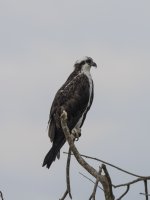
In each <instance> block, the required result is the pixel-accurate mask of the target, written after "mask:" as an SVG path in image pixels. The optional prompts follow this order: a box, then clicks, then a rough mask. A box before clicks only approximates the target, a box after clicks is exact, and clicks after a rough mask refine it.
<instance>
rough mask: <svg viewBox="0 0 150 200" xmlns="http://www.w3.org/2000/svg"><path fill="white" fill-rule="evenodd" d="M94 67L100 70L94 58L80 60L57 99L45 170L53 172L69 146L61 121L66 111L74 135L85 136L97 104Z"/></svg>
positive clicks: (50, 130) (50, 117) (50, 120)
mask: <svg viewBox="0 0 150 200" xmlns="http://www.w3.org/2000/svg"><path fill="white" fill-rule="evenodd" d="M92 66H94V67H97V65H96V63H95V62H94V61H93V59H92V58H90V57H87V56H86V57H83V58H82V59H80V60H77V61H76V62H75V64H74V70H73V72H72V73H71V74H70V76H69V77H68V79H67V80H66V82H65V83H64V84H63V85H62V87H61V88H60V89H59V90H58V92H57V93H56V95H55V98H54V100H53V103H52V106H51V110H50V115H49V122H48V125H49V128H48V135H49V137H50V140H51V142H52V147H51V149H50V150H49V152H48V153H47V155H46V156H45V159H44V162H43V166H46V167H47V168H50V166H51V164H52V162H53V161H55V159H56V157H57V158H59V154H60V149H61V148H62V146H63V145H64V144H65V142H66V138H65V135H64V133H63V130H62V127H61V121H60V115H61V113H62V111H63V110H65V111H66V112H67V116H68V119H67V125H68V128H69V130H70V132H74V133H81V127H82V125H83V123H84V120H85V118H86V114H87V112H88V111H89V109H90V107H91V104H92V102H93V95H94V90H93V80H92V77H91V73H90V69H91V67H92Z"/></svg>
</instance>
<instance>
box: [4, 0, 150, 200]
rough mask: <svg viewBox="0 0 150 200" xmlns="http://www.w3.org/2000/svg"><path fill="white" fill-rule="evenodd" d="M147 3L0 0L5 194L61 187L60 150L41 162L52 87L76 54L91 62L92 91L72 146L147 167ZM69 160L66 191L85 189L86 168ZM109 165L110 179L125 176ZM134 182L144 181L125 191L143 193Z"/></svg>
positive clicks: (53, 192)
mask: <svg viewBox="0 0 150 200" xmlns="http://www.w3.org/2000/svg"><path fill="white" fill-rule="evenodd" d="M149 10H150V2H149V1H148V0H147V1H146V0H144V1H138V0H126V1H122V0H113V1H106V0H94V1H89V0H86V1H85V0H82V1H79V0H76V1H70V0H64V1H52V0H49V1H47V0H43V1H40V0H36V1H35V0H30V1H29V0H5V1H1V3H0V92H1V95H0V96H1V98H0V102H1V103H0V121H1V123H0V133H1V139H0V190H2V191H3V192H4V195H5V199H7V200H9V199H11V200H13V199H14V200H20V199H21V200H25V199H29V200H31V199H36V200H41V199H43V200H47V199H51V200H55V199H59V197H61V195H62V194H63V192H64V191H65V162H66V155H64V154H63V153H61V159H60V160H59V161H57V162H55V163H53V165H52V167H51V169H50V170H47V169H45V168H42V167H41V164H42V162H43V158H44V156H45V154H46V153H47V151H48V150H49V148H50V142H49V139H48V136H47V121H48V115H49V109H50V106H51V103H52V101H53V98H54V95H55V93H56V91H57V90H58V89H59V87H60V86H61V85H62V84H63V83H64V81H65V80H66V78H67V76H68V75H69V74H70V73H71V72H72V70H73V64H74V62H75V61H76V60H77V59H79V58H80V57H82V56H85V55H87V56H90V57H92V58H93V59H94V61H95V62H96V63H97V65H98V68H97V69H92V76H93V79H94V84H95V98H94V103H93V106H92V108H91V110H90V112H89V113H88V117H87V119H86V122H85V124H84V127H83V130H82V137H81V138H80V140H79V142H78V143H77V146H78V148H79V150H80V152H81V153H83V154H87V155H91V156H95V157H99V158H101V159H103V160H106V161H109V162H111V163H113V164H116V165H118V166H120V167H122V168H124V169H126V170H129V171H132V172H135V173H137V174H141V175H150V171H149V169H150V161H149V159H148V153H149V149H150V148H149V141H150V134H149V132H150V120H149V119H150V104H149V102H150V78H149V75H150V59H149V57H150V23H149V21H150V12H149ZM67 149H68V146H67V145H65V146H64V147H63V149H62V152H63V151H65V150H67ZM94 166H95V167H97V168H98V163H94ZM71 169H72V172H71V183H72V195H73V196H74V199H78V200H83V199H88V197H89V196H90V194H91V190H92V184H91V183H90V182H88V181H87V180H85V179H84V178H83V177H81V176H80V175H79V174H78V172H79V171H81V172H83V173H85V172H84V171H83V170H82V169H81V167H79V166H78V164H77V162H76V161H75V160H74V159H73V161H72V165H71ZM108 169H109V171H110V174H111V177H112V181H113V183H114V184H117V183H124V182H126V181H129V180H131V177H128V176H126V175H122V174H121V173H120V172H119V173H118V172H116V171H115V170H112V169H111V168H108ZM139 192H144V188H143V184H138V185H137V186H135V187H133V188H132V187H131V192H130V193H129V194H128V196H126V198H125V199H126V200H130V199H136V200H138V199H139V200H141V199H144V197H142V196H140V195H139ZM115 194H116V195H118V193H117V192H115ZM100 196H103V194H102V192H101V191H99V192H98V197H100Z"/></svg>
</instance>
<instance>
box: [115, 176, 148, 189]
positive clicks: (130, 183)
mask: <svg viewBox="0 0 150 200" xmlns="http://www.w3.org/2000/svg"><path fill="white" fill-rule="evenodd" d="M144 180H150V176H147V177H144V178H143V177H141V178H137V179H135V180H133V181H130V182H128V183H123V184H120V185H114V188H118V187H123V186H127V185H132V184H134V183H137V182H139V181H144Z"/></svg>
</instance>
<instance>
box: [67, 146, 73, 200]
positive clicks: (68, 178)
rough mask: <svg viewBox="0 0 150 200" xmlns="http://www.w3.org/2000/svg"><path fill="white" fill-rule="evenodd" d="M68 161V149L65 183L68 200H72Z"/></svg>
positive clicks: (69, 156) (69, 157) (69, 154)
mask: <svg viewBox="0 0 150 200" xmlns="http://www.w3.org/2000/svg"><path fill="white" fill-rule="evenodd" d="M70 160H71V149H70V147H69V151H68V158H67V165H66V182H67V190H68V193H69V196H70V199H72V195H71V188H70Z"/></svg>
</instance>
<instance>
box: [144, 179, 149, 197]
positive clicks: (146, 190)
mask: <svg viewBox="0 0 150 200" xmlns="http://www.w3.org/2000/svg"><path fill="white" fill-rule="evenodd" d="M144 187H145V194H146V195H145V198H146V200H148V187H147V180H144Z"/></svg>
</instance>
